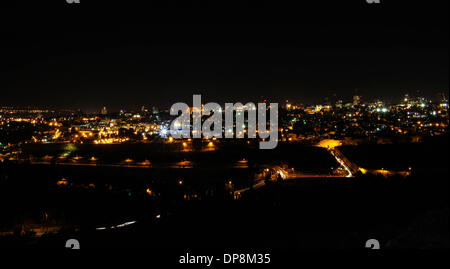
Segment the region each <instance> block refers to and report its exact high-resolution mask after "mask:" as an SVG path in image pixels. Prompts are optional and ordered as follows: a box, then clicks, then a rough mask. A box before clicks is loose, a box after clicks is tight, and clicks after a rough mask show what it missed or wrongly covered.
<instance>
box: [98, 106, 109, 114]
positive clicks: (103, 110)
mask: <svg viewBox="0 0 450 269" xmlns="http://www.w3.org/2000/svg"><path fill="white" fill-rule="evenodd" d="M100 113H101V114H102V115H107V114H108V110H107V109H106V106H104V107H103V108H102V111H101V112H100Z"/></svg>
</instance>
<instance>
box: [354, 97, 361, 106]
mask: <svg viewBox="0 0 450 269" xmlns="http://www.w3.org/2000/svg"><path fill="white" fill-rule="evenodd" d="M360 103H361V96H359V95H354V96H353V105H354V106H357V105H359V104H360Z"/></svg>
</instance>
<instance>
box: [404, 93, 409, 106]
mask: <svg viewBox="0 0 450 269" xmlns="http://www.w3.org/2000/svg"><path fill="white" fill-rule="evenodd" d="M403 102H404V103H405V104H407V103H408V102H409V94H405V95H404V96H403Z"/></svg>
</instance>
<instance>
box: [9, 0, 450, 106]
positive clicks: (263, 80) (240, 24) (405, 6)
mask: <svg viewBox="0 0 450 269" xmlns="http://www.w3.org/2000/svg"><path fill="white" fill-rule="evenodd" d="M37 2H39V1H34V4H28V3H25V2H21V4H20V6H15V7H6V6H4V7H0V23H1V28H0V41H1V43H0V94H1V97H0V105H2V106H3V105H4V106H11V105H21V106H26V105H31V106H50V107H55V108H74V109H76V108H81V109H83V110H86V111H95V110H99V109H100V108H101V107H102V106H104V105H106V106H107V107H108V108H110V110H118V109H120V108H128V109H129V108H137V107H140V106H141V105H147V106H152V105H158V106H161V107H168V106H170V105H171V104H173V103H175V102H178V101H185V102H188V103H191V102H192V101H191V98H192V94H195V93H201V94H202V95H203V97H204V98H203V99H204V101H216V102H219V103H224V102H226V101H240V102H247V101H258V100H259V99H260V98H261V96H264V98H267V99H269V100H274V101H283V100H286V99H288V100H290V101H299V102H304V103H309V102H321V101H323V99H324V98H325V97H329V98H330V99H331V100H332V97H333V94H335V95H336V98H341V99H344V100H350V99H351V96H352V95H353V94H355V92H356V93H358V94H359V95H362V96H363V98H364V99H366V100H372V99H373V98H378V97H379V98H383V99H386V100H389V101H395V100H397V99H398V98H399V97H400V96H401V95H402V94H404V93H408V92H409V93H414V92H416V91H417V90H420V91H421V92H422V93H423V95H426V96H429V97H435V96H436V94H437V93H438V92H447V93H448V83H449V82H448V72H449V56H448V45H449V44H448V43H449V42H448V38H449V33H448V1H434V2H435V3H434V4H432V3H430V2H433V1H422V2H421V4H420V3H415V2H413V1H403V2H402V1H398V0H397V1H395V2H396V4H397V5H394V4H392V2H393V1H387V0H385V1H384V2H382V4H380V5H378V6H374V5H368V4H366V3H365V1H330V2H327V1H320V5H317V6H311V5H305V4H303V5H298V6H292V5H288V4H277V5H275V4H274V2H272V3H270V2H269V3H263V2H261V4H260V5H250V4H245V2H242V1H241V2H238V3H239V4H225V2H218V3H220V4H216V5H214V6H211V5H209V6H206V4H205V3H200V2H198V3H197V4H186V3H185V4H183V5H182V6H180V5H179V4H177V3H175V2H173V1H172V2H171V1H168V4H165V5H164V6H162V5H161V4H155V3H149V4H148V5H147V6H143V5H137V4H136V3H132V2H131V1H121V2H119V3H116V2H112V1H100V2H99V3H96V5H94V4H93V3H92V2H90V1H86V0H85V1H83V0H81V3H80V4H78V6H76V4H72V5H69V4H66V3H65V1H63V0H62V1H55V3H45V4H44V3H37ZM96 2H97V1H96ZM341 2H342V3H341ZM344 2H345V4H344ZM227 3H228V2H227ZM277 3H278V2H277ZM328 3H329V4H328Z"/></svg>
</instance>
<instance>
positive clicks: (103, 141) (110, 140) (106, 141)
mask: <svg viewBox="0 0 450 269" xmlns="http://www.w3.org/2000/svg"><path fill="white" fill-rule="evenodd" d="M129 140H130V139H129V138H102V139H97V140H94V144H119V143H124V142H126V141H129Z"/></svg>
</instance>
